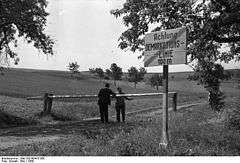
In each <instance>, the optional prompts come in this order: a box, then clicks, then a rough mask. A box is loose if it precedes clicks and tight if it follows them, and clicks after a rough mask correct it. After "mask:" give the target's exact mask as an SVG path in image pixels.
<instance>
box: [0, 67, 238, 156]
mask: <svg viewBox="0 0 240 163" xmlns="http://www.w3.org/2000/svg"><path fill="white" fill-rule="evenodd" d="M187 76H188V74H187V73H185V74H184V73H180V74H179V76H178V75H177V74H176V73H175V74H174V78H171V79H170V81H169V90H170V91H176V92H178V105H182V104H189V103H197V102H206V101H207V92H206V91H205V90H204V89H203V88H202V87H201V86H200V85H197V84H196V83H195V82H192V81H188V80H186V77H187ZM110 82H112V81H110ZM0 83H1V85H0V127H1V128H2V129H1V131H0V141H3V142H5V143H6V144H5V145H2V146H1V145H0V155H50V156H53V155H58V156H62V155H66V156H67V155H77V156H79V155H239V154H240V144H239V142H240V134H239V130H238V129H237V130H236V129H233V128H229V127H228V125H227V124H228V121H227V118H226V117H227V116H226V115H225V114H227V113H226V112H223V113H221V114H216V113H214V112H213V111H211V109H210V108H209V107H208V105H199V106H195V107H191V108H187V109H183V110H179V111H178V112H176V113H174V112H171V113H170V116H169V123H170V138H171V144H172V148H170V149H168V150H164V149H161V148H159V142H160V138H161V114H159V113H154V112H149V113H148V112H146V113H141V114H140V113H139V114H134V115H131V116H128V117H127V123H114V122H113V121H114V119H111V120H112V122H111V123H110V124H107V125H104V124H101V123H99V122H98V121H89V122H88V121H85V122H84V121H81V120H82V119H84V118H90V117H98V116H99V111H98V106H97V104H96V101H87V100H74V101H67V102H66V101H54V102H53V108H52V116H51V117H45V118H40V117H39V116H38V115H39V113H40V112H41V111H42V108H43V102H42V101H27V100H26V99H25V97H28V96H38V95H43V93H45V92H51V93H54V94H97V92H98V90H99V89H100V88H101V87H102V86H103V83H104V81H100V80H99V79H98V78H96V77H94V76H93V75H90V74H89V73H87V72H82V73H81V74H80V75H78V76H77V77H76V76H75V77H73V76H71V74H69V73H68V72H62V71H40V70H22V69H20V70H17V69H10V70H8V72H5V75H4V76H0ZM117 85H118V86H121V87H122V88H123V90H124V92H126V93H143V92H157V91H156V90H155V89H154V88H151V87H150V86H149V85H146V84H144V83H139V84H138V85H137V89H134V86H133V84H132V83H128V82H126V81H120V82H118V84H117ZM112 89H113V90H114V91H116V87H115V86H114V85H112ZM221 89H222V90H223V91H224V93H225V95H226V97H227V98H226V105H225V110H226V111H231V110H232V109H235V110H238V109H239V104H240V100H239V99H240V91H239V87H238V84H237V83H236V80H235V79H234V80H229V81H227V82H224V83H223V84H222V86H221ZM159 92H161V88H160V90H159ZM169 102H170V104H171V99H170V101H169ZM113 104H114V102H113ZM113 104H112V105H111V107H110V109H109V112H110V116H112V115H114V114H115V110H114V105H113ZM149 107H159V108H161V98H159V97H154V98H134V100H132V101H127V111H136V110H140V109H145V108H149ZM239 117H240V114H239ZM234 123H235V121H234ZM239 124H240V122H239ZM20 126H22V127H20ZM239 128H240V127H239ZM20 140H21V141H20ZM40 140H42V141H40ZM18 142H22V143H20V144H18ZM23 142H25V143H23ZM8 145H9V147H8Z"/></svg>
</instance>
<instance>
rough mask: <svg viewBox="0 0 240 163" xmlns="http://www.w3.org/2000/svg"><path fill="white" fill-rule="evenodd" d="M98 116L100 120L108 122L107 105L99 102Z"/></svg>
mask: <svg viewBox="0 0 240 163" xmlns="http://www.w3.org/2000/svg"><path fill="white" fill-rule="evenodd" d="M99 109H100V117H101V121H102V122H108V105H107V104H101V105H99Z"/></svg>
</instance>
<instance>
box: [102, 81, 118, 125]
mask: <svg viewBox="0 0 240 163" xmlns="http://www.w3.org/2000/svg"><path fill="white" fill-rule="evenodd" d="M109 87H110V84H109V83H106V84H105V88H102V89H100V91H99V93H98V105H99V110H100V117H101V121H102V122H103V123H104V122H105V123H108V105H111V95H112V96H113V97H115V96H116V94H115V93H114V92H113V91H112V90H111V89H109Z"/></svg>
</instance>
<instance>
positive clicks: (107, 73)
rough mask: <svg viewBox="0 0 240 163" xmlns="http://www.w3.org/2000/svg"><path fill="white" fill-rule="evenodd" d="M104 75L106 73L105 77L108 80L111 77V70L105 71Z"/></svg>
mask: <svg viewBox="0 0 240 163" xmlns="http://www.w3.org/2000/svg"><path fill="white" fill-rule="evenodd" d="M105 73H106V75H107V76H108V77H109V78H111V77H112V72H111V70H109V69H106V71H105Z"/></svg>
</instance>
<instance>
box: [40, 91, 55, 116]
mask: <svg viewBox="0 0 240 163" xmlns="http://www.w3.org/2000/svg"><path fill="white" fill-rule="evenodd" d="M52 95H53V94H49V93H45V94H44V97H43V112H42V113H41V115H42V116H46V115H49V114H51V109H52V100H53V99H52V98H51V97H49V96H52Z"/></svg>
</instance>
